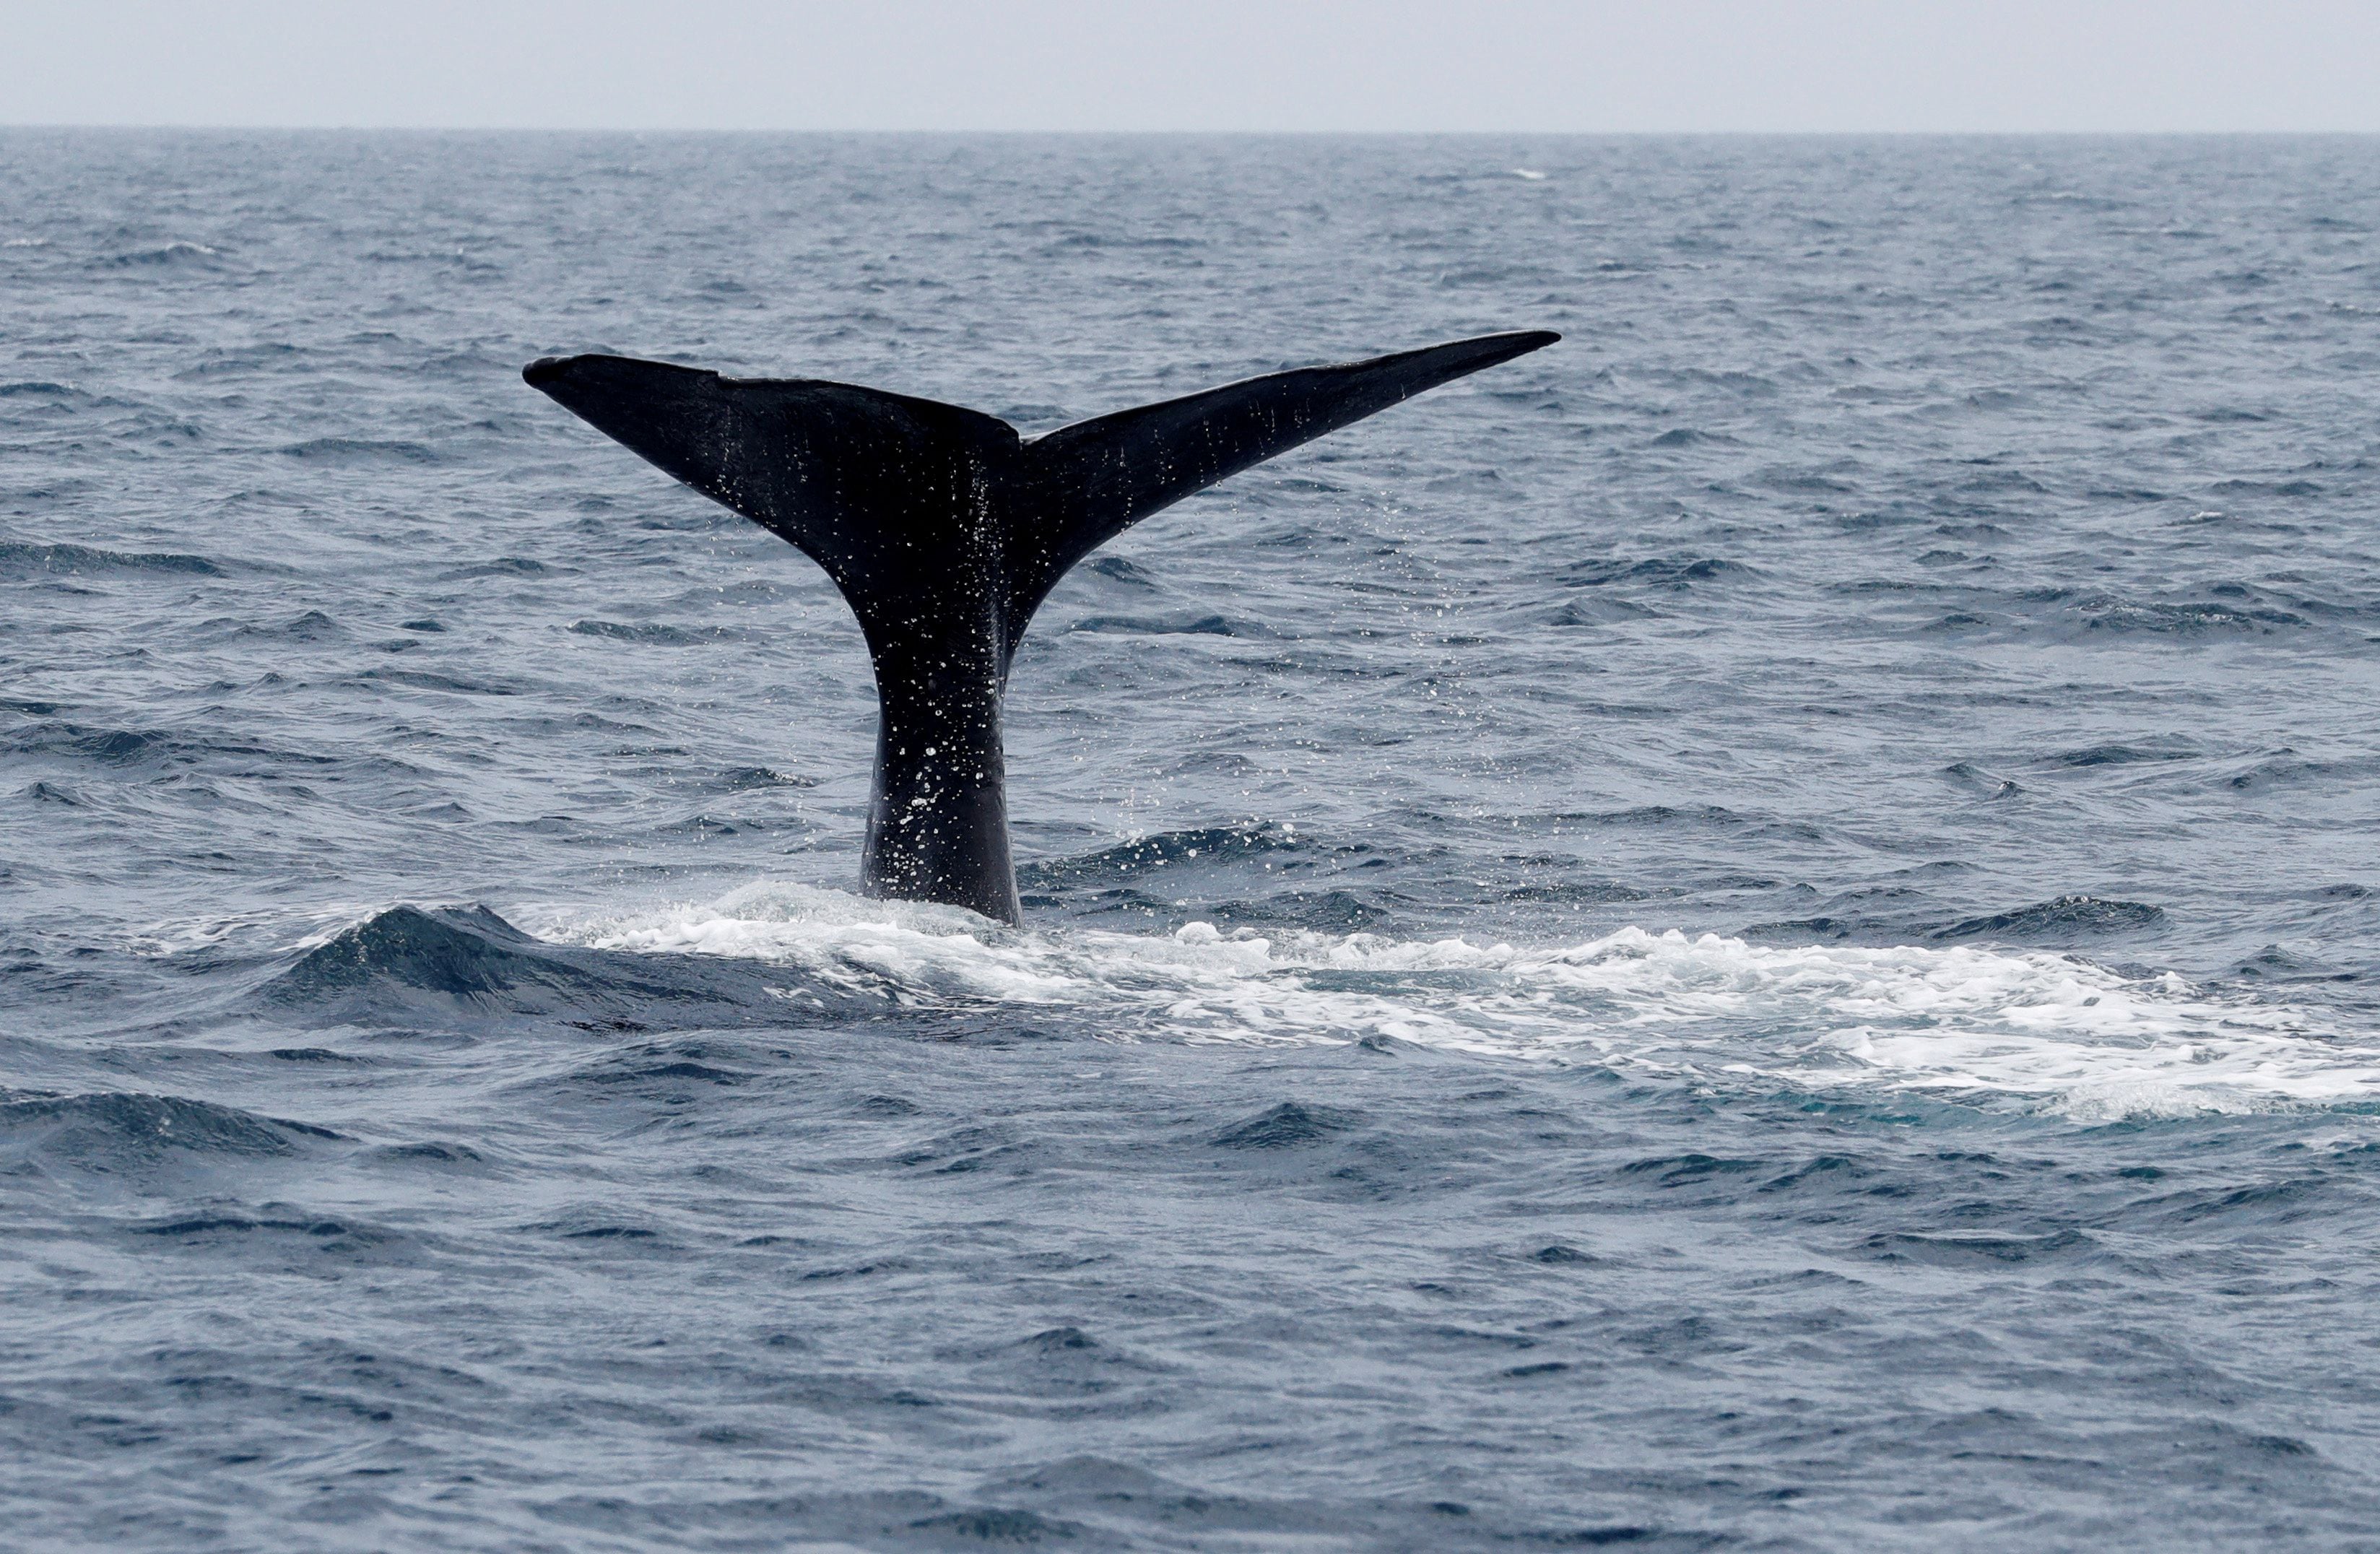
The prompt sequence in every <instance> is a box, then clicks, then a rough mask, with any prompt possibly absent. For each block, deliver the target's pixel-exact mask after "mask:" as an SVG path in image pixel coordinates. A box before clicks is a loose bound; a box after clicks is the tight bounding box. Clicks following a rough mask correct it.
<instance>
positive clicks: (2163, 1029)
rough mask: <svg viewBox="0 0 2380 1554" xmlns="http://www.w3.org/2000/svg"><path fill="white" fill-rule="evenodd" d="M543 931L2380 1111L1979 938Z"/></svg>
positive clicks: (1471, 1036)
mask: <svg viewBox="0 0 2380 1554" xmlns="http://www.w3.org/2000/svg"><path fill="white" fill-rule="evenodd" d="M524 916H525V917H527V918H528V926H531V927H532V928H533V929H534V930H535V931H538V932H540V933H542V934H543V935H545V936H546V937H548V938H552V939H556V940H561V941H568V942H573V943H579V944H586V945H590V946H594V947H598V948H603V949H613V950H625V951H635V952H642V953H701V954H719V955H736V956H750V957H757V958H760V959H764V960H769V961H772V962H776V963H779V964H782V965H792V966H796V967H798V968H800V969H802V970H803V971H804V972H806V973H807V974H808V975H810V976H813V977H817V978H818V979H819V980H820V981H821V982H822V983H825V984H828V985H831V986H832V987H834V988H836V989H839V990H843V991H846V992H872V993H875V994H877V995H879V996H881V997H883V998H885V999H887V1000H888V1001H890V1002H895V1003H899V1004H903V1005H910V1006H921V1007H928V1006H947V1007H953V1008H964V1007H977V1006H983V1005H1002V1004H1014V1005H1028V1006H1052V1007H1056V1008H1061V1009H1064V1010H1067V1011H1070V1012H1075V1013H1080V1014H1087V1015H1096V1016H1099V1018H1100V1022H1101V1024H1102V1026H1104V1027H1106V1028H1111V1029H1116V1030H1130V1031H1135V1032H1141V1033H1145V1034H1148V1035H1155V1036H1158V1037H1160V1038H1172V1039H1179V1040H1189V1041H1253V1042H1313V1043H1329V1042H1343V1041H1348V1040H1353V1039H1355V1038H1360V1037H1363V1036H1366V1035H1369V1034H1372V1033H1378V1034H1381V1035H1385V1036H1390V1037H1394V1038H1399V1039H1402V1040H1405V1041H1411V1042H1415V1043H1417V1044H1420V1045H1424V1046H1428V1047H1434V1048H1439V1049H1442V1050H1455V1051H1464V1052H1473V1053H1478V1054H1483V1055H1490V1056H1499V1057H1507V1058H1518V1059H1528V1060H1537V1061H1556V1062H1594V1063H1597V1064H1605V1065H1609V1066H1611V1067H1614V1068H1617V1069H1620V1070H1622V1071H1627V1072H1636V1073H1644V1074H1667V1075H1670V1076H1673V1077H1676V1078H1680V1079H1683V1080H1689V1081H1694V1082H1699V1083H1704V1084H1708V1085H1711V1086H1713V1087H1718V1088H1722V1089H1737V1090H1742V1089H1745V1088H1754V1089H1771V1088H1777V1087H1794V1088H1802V1089H1819V1090H1849V1091H1854V1092H1858V1091H1864V1092H1870V1093H1874V1092H1878V1091H1883V1092H1923V1093H1933V1094H1938V1095H1945V1096H1955V1097H1960V1098H1963V1099H1974V1100H1978V1101H1991V1100H1994V1099H2013V1100H2015V1101H2017V1102H2019V1103H2022V1104H2023V1105H2025V1106H2026V1107H2027V1108H2029V1109H2034V1110H2053V1111H2061V1112H2064V1113H2067V1114H2069V1115H2071V1116H2074V1117H2076V1118H2078V1119H2082V1120H2100V1119H2107V1118H2116V1117H2127V1116H2164V1115H2188V1114H2192V1113H2198V1112H2206V1111H2256V1110H2263V1109H2267V1108H2271V1107H2275V1106H2283V1105H2339V1104H2350V1103H2354V1102H2359V1101H2369V1100H2380V1041H2375V1040H2374V1039H2373V1038H2372V1037H2371V1036H2370V1035H2369V1034H2368V1033H2359V1034H2356V1035H2352V1036H2350V1035H2345V1034H2341V1033H2336V1032H2331V1031H2328V1030H2325V1028H2324V1027H2323V1026H2322V1024H2321V1022H2320V1018H2319V1017H2318V1016H2317V1015H2316V1014H2313V1013H2312V1012H2310V1011H2308V1010H2305V1009H2301V1008H2298V1007H2294V1006H2291V1005H2288V1004H2282V1003H2275V1002H2256V1001H2253V1000H2252V999H2249V998H2246V997H2243V996H2237V995H2231V994H2228V993H2219V992H2216V991H2211V990H2208V989H2201V988H2197V987H2194V986H2192V984H2191V983H2189V982H2187V981H2186V980H2184V979H2183V978H2182V977H2179V976H2175V975H2172V974H2166V975H2163V976H2154V977H2128V976H2125V975H2123V974H2121V973H2119V972H2116V971H2113V970H2110V969H2108V968H2107V967H2105V966H2101V965H2094V964H2092V963H2090V962H2087V961H2083V960H2081V959H2078V958H2075V957H2072V956H2069V955H2062V954H2052V953H2044V952H2031V951H2026V952H2010V951H1998V950H1989V949H1981V948H1975V947H1972V946H1959V947H1951V948H1925V947H1920V946H1914V945H1900V946H1893V947H1889V948H1883V949H1859V948H1846V947H1840V946H1770V945H1760V944H1752V943H1747V942H1745V941H1743V940H1739V939H1728V938H1722V937H1720V936H1718V935H1716V934H1705V935H1702V936H1700V937H1695V938H1689V937H1688V936H1687V935H1685V934H1683V933H1681V932H1677V931H1675V930H1670V931H1668V932H1654V931H1650V930H1647V929H1641V928H1633V927H1632V928H1624V929H1620V930H1619V931H1617V932H1615V933H1610V934H1607V935H1605V936H1604V937H1602V938H1600V939H1597V940H1594V941H1589V942H1587V943H1584V944H1576V945H1569V946H1560V947H1553V948H1531V947H1515V946H1513V945H1511V944H1503V943H1497V944H1484V945H1483V944H1475V943H1473V942H1472V941H1469V940H1467V939H1463V938H1453V939H1443V940H1435V941H1399V940H1394V939H1390V938H1386V937H1383V936H1380V935H1377V934H1367V933H1357V934H1350V935H1344V936H1338V935H1326V934H1317V933H1307V932H1288V933H1279V934H1272V935H1259V934H1257V933H1255V932H1253V931H1251V930H1248V929H1239V930H1236V931H1233V932H1230V933H1226V932H1223V931H1221V930H1220V929H1216V928H1215V927H1214V926H1213V925H1211V924H1208V923H1191V924H1189V925H1187V926H1186V927H1184V928H1183V929H1180V930H1178V931H1177V932H1175V933H1173V934H1172V935H1171V936H1168V937H1139V936H1134V935H1129V934H1120V933H1111V932H1101V931H1086V930H1056V931H1047V930H1010V929H1000V928H997V927H995V926H994V925H991V924H990V923H987V922H986V921H985V920H984V919H982V918H979V917H975V916H974V915H972V914H969V913H964V912H959V911H955V910H952V909H948V908H938V907H920V906H913V905H908V904H897V903H888V902H879V901H868V900H863V899H861V898H858V897H856V896H849V895H844V894H843V893H841V892H831V891H820V890H814V889H810V888H807V887H803V886H798V885H788V884H777V883H760V884H755V885H751V886H747V887H745V888H744V889H741V890H738V891H735V892H731V893H730V894H728V895H726V896H723V897H722V898H721V899H720V900H718V901H716V902H713V903H710V904H707V905H682V906H674V907H671V908H668V909H664V910H660V911H655V912H650V913H645V914H630V915H624V916H585V915H577V914H573V913H570V912H568V911H565V910H561V909H554V908H545V909H537V910H532V911H529V912H528V913H526V914H524Z"/></svg>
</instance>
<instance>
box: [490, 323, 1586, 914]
mask: <svg viewBox="0 0 2380 1554" xmlns="http://www.w3.org/2000/svg"><path fill="white" fill-rule="evenodd" d="M1558 339H1560V335H1558V334H1550V333H1548V332H1546V331H1528V332H1524V333H1518V334H1489V335H1483V336H1481V337H1479V338H1477V339H1472V340H1458V341H1454V342H1452V343H1451V344H1449V345H1443V346H1429V347H1427V348H1426V349H1422V350H1417V351H1403V352H1400V353H1398V354H1396V355H1394V356H1384V357H1377V358H1373V359H1371V360H1369V361H1357V362H1349V363H1347V364H1345V365H1342V366H1337V367H1308V368H1300V369H1298V370H1294V371H1289V372H1275V373H1271V374H1269V375H1268V376H1265V377H1261V378H1250V379H1247V380H1245V382H1236V383H1228V384H1225V385H1224V386H1223V387H1221V388H1215V389H1208V390H1207V391H1206V392H1204V393H1202V394H1194V395H1187V396H1185V397H1184V398H1181V399H1172V400H1167V401H1165V402H1163V403H1162V404H1157V405H1145V406H1142V407H1139V408H1137V409H1133V410H1124V411H1120V412H1118V413H1116V414H1114V415H1110V416H1100V417H1099V418H1097V419H1092V420H1087V421H1079V422H1076V423H1075V424H1074V425H1072V426H1067V427H1062V428H1060V429H1059V430H1057V431H1052V432H1050V433H1049V434H1048V435H1047V436H1043V437H1038V438H1035V439H1033V440H1032V441H1030V442H1026V441H1025V440H1024V439H1022V438H1020V437H1019V436H1018V435H1017V432H1016V429H1015V428H1014V427H1012V426H1010V425H1009V424H1008V423H1007V422H1005V421H1002V420H1000V419H996V418H994V417H991V416H987V415H984V414H982V413H980V412H978V411H975V410H968V409H963V408H961V407H958V406H955V405H943V404H940V403H937V402H936V401H933V400H930V399H915V398H911V397H909V396H908V395H898V394H887V393H885V392H883V391H882V390H880V389H870V388H860V387H857V386H856V385H853V384H850V383H834V382H820V381H815V380H810V379H776V378H722V377H721V376H720V375H719V374H718V373H716V372H707V371H703V370H698V369H696V368H691V367H678V366H673V365H671V364H669V363H666V362H658V361H639V360H637V359H635V358H629V357H618V356H576V357H561V358H555V357H548V358H543V359H541V360H539V361H536V362H532V363H531V364H530V365H529V366H528V368H526V369H524V370H523V371H522V374H521V375H522V376H523V377H524V378H525V379H527V380H528V382H529V384H530V385H531V386H532V387H534V388H537V389H540V390H541V391H543V392H544V393H546V394H548V395H552V396H553V398H554V399H556V400H558V401H560V402H561V403H562V404H563V405H564V406H565V407H567V408H569V409H570V410H572V411H573V412H575V413H576V414H577V415H578V416H580V417H581V418H583V419H586V420H587V421H589V423H591V424H592V425H593V426H595V427H596V428H597V429H598V430H599V431H603V432H605V433H606V434H608V435H610V436H612V437H613V438H615V439H617V440H618V441H619V442H621V443H625V444H626V445H627V446H628V447H629V448H631V449H633V450H635V451H636V452H637V453H638V454H640V455H643V456H644V457H645V458H647V459H649V460H650V461H651V462H652V463H654V464H655V465H658V466H659V467H661V468H662V469H663V470H665V471H667V472H668V473H669V474H671V475H674V476H675V477H676V478H677V479H678V480H683V481H685V482H686V484H687V485H690V486H692V487H693V488H694V489H695V490H697V491H698V492H702V493H703V494H704V495H705V496H708V497H710V498H711V499H712V500H713V501H716V502H719V503H722V504H724V505H726V506H728V507H731V508H733V509H735V511H736V512H738V513H741V514H743V515H744V516H746V517H747V518H750V519H752V520H753V521H754V522H755V523H758V524H759V525H760V526H761V527H762V528H766V529H768V530H770V531H771V533H773V534H776V535H777V536H779V537H780V538H782V539H783V540H787V541H789V542H790V543H792V544H794V545H795V546H797V547H798V548H799V549H800V550H802V551H803V552H805V553H806V554H807V555H808V556H809V557H810V558H811V559H812V560H814V561H816V562H817V563H818V564H819V565H820V566H821V567H823V568H825V570H826V573H827V576H829V577H832V578H833V579H834V582H835V585H836V587H838V588H839V589H842V590H843V596H844V599H845V600H847V601H850V604H851V608H852V613H854V614H856V616H858V618H859V625H860V629H861V631H862V632H863V633H865V634H866V636H867V638H868V652H869V656H870V658H871V659H872V661H873V662H874V665H875V670H876V686H877V695H878V702H879V707H880V712H881V722H880V726H879V731H878V738H877V754H876V787H875V796H874V799H873V802H872V803H871V805H870V808H869V816H868V847H867V853H866V856H865V861H864V863H863V866H862V868H863V871H864V873H865V875H866V882H867V885H868V889H869V890H870V891H871V892H874V893H876V894H879V895H889V896H901V897H907V898H912V899H921V900H927V901H938V902H946V903H951V904H957V905H962V906H967V907H972V908H974V909H975V910H977V911H978V912H982V913H984V914H985V915H987V916H989V917H999V918H1002V919H1003V920H1005V921H1008V922H1014V921H1016V920H1017V918H1018V917H1019V910H1018V906H1017V901H1016V886H1015V880H1014V869H1013V868H1011V867H1010V863H1009V852H1008V824H1007V808H1006V798H1005V789H1004V778H1003V760H1004V758H1003V756H1002V749H1001V741H1000V706H1001V698H1002V694H1003V692H1004V690H1005V687H1006V685H1007V680H1008V667H1009V663H1010V661H1011V660H1012V658H1013V657H1014V653H1015V650H1016V643H1017V640H1018V639H1019V638H1020V637H1023V635H1024V633H1025V628H1026V624H1027V623H1028V622H1030V621H1031V619H1032V617H1033V612H1034V611H1035V610H1036V609H1038V607H1039V606H1040V603H1041V601H1043V600H1044V599H1046V598H1047V597H1048V596H1049V593H1050V589H1052V588H1054V587H1056V586H1057V583H1058V580H1059V579H1060V578H1061V577H1064V576H1065V575H1066V573H1067V571H1068V570H1069V569H1071V568H1072V567H1073V566H1074V565H1075V564H1076V563H1078V562H1080V561H1081V560H1082V559H1083V558H1084V557H1086V556H1087V555H1089V554H1090V553H1091V552H1093V551H1094V550H1096V549H1098V548H1099V546H1100V545H1102V544H1104V543H1105V542H1106V541H1108V540H1111V539H1112V538H1114V537H1115V536H1116V535H1117V534H1120V533H1122V532H1123V530H1124V529H1126V528H1130V527H1131V526H1132V525H1134V524H1135V523H1137V522H1139V521H1140V520H1141V519H1143V518H1145V517H1147V516H1149V515H1150V514H1152V513H1155V512H1158V511H1159V510H1160V509H1162V508H1164V507H1167V506H1169V505H1171V504H1173V503H1175V502H1179V501H1180V500H1182V498H1184V497H1185V496H1188V495H1190V494H1191V493H1192V492H1197V491H1201V490H1204V489H1205V488H1206V487H1208V486H1210V485H1213V484H1214V483H1215V482H1216V481H1218V480H1224V479H1226V478H1228V477H1230V476H1232V475H1234V474H1237V473H1238V472H1239V471H1241V470H1243V469H1245V468H1247V467H1249V466H1251V465H1254V464H1260V463H1262V462H1263V461H1264V460H1266V459H1269V458H1271V457H1273V456H1274V455H1278V454H1282V453H1286V452H1288V451H1289V450H1290V449H1292V448H1294V447H1296V446H1297V445H1298V444H1300V443H1305V442H1309V441H1311V440H1312V439H1314V438H1317V437H1319V436H1321V435H1323V434H1324V433H1325V432H1328V431H1336V430H1337V429H1338V428H1340V427H1342V426H1346V425H1348V424H1349V423H1350V422H1353V421H1358V420H1361V419H1364V418H1365V417H1366V416H1370V415H1373V414H1376V413H1378V411H1381V410H1385V409H1387V408H1388V407H1390V406H1392V405H1396V404H1398V403H1400V402H1402V401H1403V400H1406V399H1409V398H1411V397H1412V396H1414V395H1416V394H1420V393H1422V392H1423V391H1425V390H1427V389H1432V388H1436V387H1437V386H1438V385H1439V384H1440V383H1444V382H1451V381H1452V380H1453V379H1456V378H1460V377H1462V376H1463V375H1464V374H1466V373H1470V372H1476V371H1478V370H1480V369H1482V368H1486V367H1493V366H1495V365H1496V364H1497V363H1498V362H1501V361H1509V360H1511V359H1512V358H1514V357H1516V356H1521V355H1523V354H1524V353H1526V352H1529V351H1534V350H1536V349H1538V348H1539V347H1541V346H1549V345H1551V344H1553V343H1554V342H1555V341H1556V340H1558Z"/></svg>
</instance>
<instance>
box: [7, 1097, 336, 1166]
mask: <svg viewBox="0 0 2380 1554" xmlns="http://www.w3.org/2000/svg"><path fill="white" fill-rule="evenodd" d="M339 1136H340V1135H338V1134H335V1133H334V1132H332V1131H331V1130H330V1129H328V1128H321V1127H316V1126H314V1125H313V1124H311V1123H293V1122H288V1121H285V1120H283V1119H281V1118H276V1117H261V1116H258V1115H257V1114H255V1113H254V1112H250V1111H241V1110H239V1109H238V1108H237V1107H232V1106H221V1105H217V1104H216V1103H214V1102H212V1101H203V1100H190V1099H186V1098H184V1097H181V1096H163V1095H141V1094H135V1093H130V1092H125V1091H101V1092H98V1093H95V1094H90V1095H72V1096H50V1095H28V1094H25V1093H23V1092H21V1091H20V1092H18V1093H16V1094H13V1095H11V1094H10V1093H9V1092H7V1091H5V1090H0V1147H5V1148H6V1151H7V1153H8V1154H10V1155H17V1156H32V1157H35V1158H38V1159H44V1160H47V1161H50V1162H52V1163H67V1164H72V1165H77V1166H80V1167H83V1168H85V1169H89V1170H95V1171H101V1172H106V1171H110V1170H114V1169H120V1168H122V1167H124V1166H126V1165H128V1164H131V1163H135V1162H141V1161H151V1160H154V1159H158V1158H159V1157H161V1156H164V1155H166V1154H168V1153H175V1154H184V1155H193V1156H216V1157H226V1156H236V1157H248V1158H260V1157H272V1156H280V1155H288V1154H294V1153H295V1152H296V1151H297V1147H299V1145H300V1144H302V1143H303V1142H305V1141H306V1140H308V1139H335V1138H338V1137H339Z"/></svg>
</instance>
